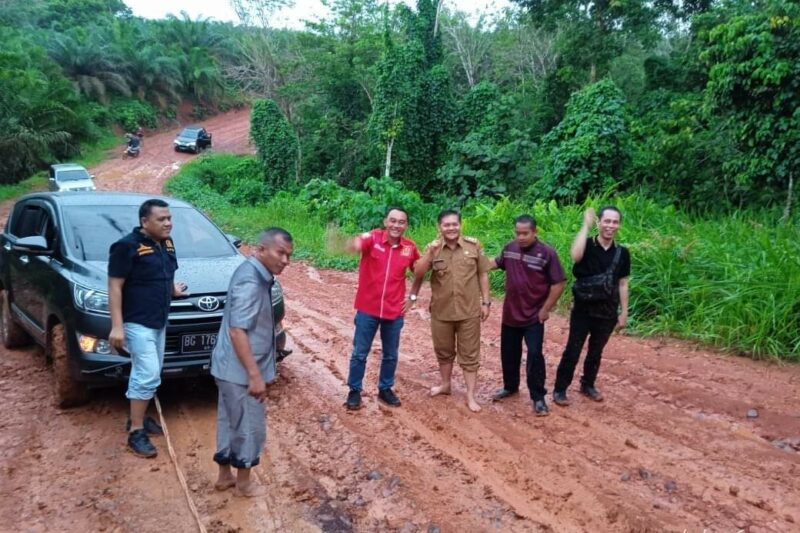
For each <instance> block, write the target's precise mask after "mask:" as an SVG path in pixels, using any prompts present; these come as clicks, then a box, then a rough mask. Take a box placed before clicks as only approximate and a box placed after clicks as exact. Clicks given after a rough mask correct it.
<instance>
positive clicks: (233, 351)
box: [211, 228, 293, 497]
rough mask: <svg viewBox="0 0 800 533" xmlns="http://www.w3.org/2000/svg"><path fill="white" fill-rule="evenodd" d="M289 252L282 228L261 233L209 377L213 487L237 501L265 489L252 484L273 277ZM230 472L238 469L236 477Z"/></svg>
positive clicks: (270, 355)
mask: <svg viewBox="0 0 800 533" xmlns="http://www.w3.org/2000/svg"><path fill="white" fill-rule="evenodd" d="M292 251H293V245H292V236H291V235H289V233H288V232H287V231H286V230H284V229H281V228H269V229H266V230H264V231H263V232H262V233H261V235H260V237H259V244H258V245H256V246H255V247H254V253H253V256H252V257H249V258H248V259H247V261H245V262H244V263H242V264H241V265H239V268H237V269H236V271H235V272H234V273H233V277H232V278H231V282H230V286H229V287H228V298H227V301H226V303H225V313H224V315H223V318H222V325H221V326H220V330H219V336H218V340H217V345H216V347H215V348H214V352H213V353H212V354H211V375H212V376H214V378H215V379H216V382H217V388H218V389H219V401H218V405H217V452H216V453H215V454H214V461H215V462H216V463H217V464H218V465H219V477H218V479H217V482H216V483H215V485H214V487H215V488H216V489H217V490H225V489H228V488H230V487H233V486H236V494H237V495H240V496H248V497H252V496H259V495H262V494H264V493H265V489H264V487H263V486H259V485H256V484H255V483H254V482H253V481H251V479H250V469H251V468H252V467H254V466H256V465H257V464H258V463H259V461H260V456H261V451H262V450H263V449H264V442H265V441H266V438H267V413H266V406H265V405H264V400H265V398H266V392H267V389H266V384H267V383H269V382H271V381H273V380H274V379H275V321H274V317H273V315H272V295H271V290H272V284H273V283H274V280H275V278H274V276H276V275H278V274H280V273H281V272H283V269H284V268H285V267H286V265H288V264H289V259H290V258H291V255H292ZM231 467H234V468H236V469H237V473H236V476H235V477H234V475H233V471H232V470H231Z"/></svg>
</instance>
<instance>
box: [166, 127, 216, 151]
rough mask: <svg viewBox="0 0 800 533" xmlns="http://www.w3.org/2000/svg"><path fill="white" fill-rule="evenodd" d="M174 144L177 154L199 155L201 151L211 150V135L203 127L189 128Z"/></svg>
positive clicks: (180, 134)
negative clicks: (189, 153) (191, 153)
mask: <svg viewBox="0 0 800 533" xmlns="http://www.w3.org/2000/svg"><path fill="white" fill-rule="evenodd" d="M174 144H175V151H176V152H182V151H187V152H194V153H196V154H197V153H199V152H200V150H204V149H206V148H211V134H210V133H208V132H207V131H206V129H205V128H204V127H202V126H188V127H186V128H183V131H181V132H180V133H179V134H178V136H177V137H175V141H174Z"/></svg>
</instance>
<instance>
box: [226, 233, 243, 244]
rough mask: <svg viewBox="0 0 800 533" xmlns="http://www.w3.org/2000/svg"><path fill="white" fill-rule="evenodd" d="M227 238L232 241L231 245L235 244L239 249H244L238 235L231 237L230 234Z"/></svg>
mask: <svg viewBox="0 0 800 533" xmlns="http://www.w3.org/2000/svg"><path fill="white" fill-rule="evenodd" d="M225 236H226V237H228V240H229V241H231V244H233V245H234V246H235V247H237V248H241V247H242V239H240V238H239V237H237V236H236V235H231V234H230V233H227V234H226V235H225Z"/></svg>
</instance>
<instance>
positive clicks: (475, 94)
mask: <svg viewBox="0 0 800 533" xmlns="http://www.w3.org/2000/svg"><path fill="white" fill-rule="evenodd" d="M515 2H516V8H515V9H514V10H510V11H508V12H506V13H502V14H498V15H494V16H492V17H491V18H490V17H486V16H484V17H482V18H480V19H479V20H478V21H477V22H470V20H469V19H468V18H467V16H466V15H465V14H463V13H460V12H458V11H452V10H450V9H449V8H448V7H446V6H444V4H443V3H442V2H436V1H435V0H418V1H417V5H416V9H415V10H412V9H411V8H409V7H407V6H406V5H402V4H401V5H397V6H394V7H392V8H389V7H387V5H386V4H385V3H382V2H379V1H378V0H330V1H329V2H328V4H329V6H330V11H331V15H330V16H329V17H328V18H327V19H326V20H324V21H322V22H320V23H314V24H308V25H307V29H306V30H304V31H289V30H280V29H275V28H273V27H271V26H270V16H271V15H272V14H273V10H274V8H276V7H279V6H281V5H283V4H285V1H283V0H234V1H233V2H232V4H233V5H234V7H235V8H236V10H237V12H238V13H239V14H240V17H241V19H242V21H243V24H240V25H233V24H228V23H219V22H215V21H212V20H203V19H198V20H192V19H190V18H189V17H188V16H186V15H184V16H183V17H181V18H175V17H172V18H169V19H168V20H160V21H147V20H143V19H139V18H136V17H133V16H131V13H130V11H129V9H128V8H127V7H126V6H125V4H124V3H123V2H122V0H36V1H31V2H4V3H0V36H1V38H2V41H3V43H4V47H3V52H2V54H0V73H1V74H0V104H1V105H0V113H1V114H0V124H1V125H2V130H3V132H4V135H3V137H2V144H0V177H1V178H0V180H2V181H4V182H11V183H13V182H16V181H19V180H20V179H23V178H25V177H27V176H28V175H29V174H30V172H31V170H33V169H35V168H40V167H42V166H43V165H44V164H45V163H48V162H51V161H53V160H56V159H65V158H70V157H73V156H74V155H75V154H77V153H78V152H79V150H80V146H81V142H84V141H87V140H92V139H95V138H97V136H98V135H99V134H100V133H99V131H100V129H101V128H104V127H107V126H109V125H110V124H112V123H117V124H119V125H121V126H122V127H124V128H125V129H132V128H134V127H135V126H137V125H145V126H155V124H156V121H157V119H158V118H159V117H170V116H174V114H175V109H176V105H177V104H178V102H179V101H181V100H182V99H189V100H191V101H192V102H194V104H195V105H196V111H197V114H198V116H202V115H203V113H204V112H206V111H208V110H209V109H220V108H222V109H224V108H226V107H227V106H230V105H235V104H239V103H242V102H243V101H245V100H251V99H252V98H256V99H265V100H266V101H265V102H263V103H261V104H256V107H255V108H254V111H257V113H256V114H255V116H254V124H253V126H254V127H253V138H254V140H255V141H256V143H257V145H258V148H259V158H260V160H261V161H262V163H263V166H264V169H265V170H264V178H265V181H266V184H267V186H268V188H269V189H270V190H275V189H282V188H285V187H287V186H290V185H291V186H298V185H303V184H305V183H307V182H309V181H311V180H312V179H315V178H320V179H325V180H332V181H334V182H335V183H337V184H339V185H343V186H346V187H351V188H361V187H363V185H364V183H365V181H366V179H367V178H369V177H371V176H375V177H377V176H382V175H387V176H391V177H392V178H394V179H397V180H399V181H400V182H402V183H403V185H404V186H405V187H406V188H408V189H410V190H416V191H419V192H420V194H421V195H422V196H423V197H424V198H426V199H439V200H443V199H447V201H448V202H453V201H455V202H457V203H463V202H464V201H466V200H468V199H470V198H476V197H478V198H480V197H498V196H501V195H512V196H513V197H520V196H523V197H526V198H530V199H551V198H554V199H556V200H558V201H560V202H570V201H578V202H580V201H582V200H583V199H584V198H586V197H587V195H589V194H598V193H600V194H609V193H612V192H613V193H621V192H625V191H637V192H641V193H644V194H646V195H648V196H650V197H654V198H658V199H659V201H661V202H663V203H669V204H672V205H675V206H678V207H680V208H681V209H684V210H690V211H693V212H695V213H706V212H709V211H717V212H720V211H722V212H724V211H729V210H731V209H738V208H741V207H743V206H757V207H776V208H782V209H786V211H787V212H788V213H790V212H791V210H792V207H793V204H794V198H793V191H792V189H793V187H794V182H795V181H796V175H797V171H798V169H800V115H799V113H798V109H800V5H798V3H797V2H796V1H792V0H756V1H750V0H693V1H687V0H659V1H657V2H639V1H633V0H623V1H618V2H609V1H607V0H603V1H587V0H568V1H562V0H515Z"/></svg>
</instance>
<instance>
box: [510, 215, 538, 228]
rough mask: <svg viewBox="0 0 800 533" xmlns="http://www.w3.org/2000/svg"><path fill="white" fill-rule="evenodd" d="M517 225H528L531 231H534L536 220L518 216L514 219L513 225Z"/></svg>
mask: <svg viewBox="0 0 800 533" xmlns="http://www.w3.org/2000/svg"><path fill="white" fill-rule="evenodd" d="M517 224H528V225H529V226H530V227H531V229H536V219H535V218H533V217H532V216H531V215H520V216H518V217H517V218H515V219H514V225H517Z"/></svg>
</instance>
